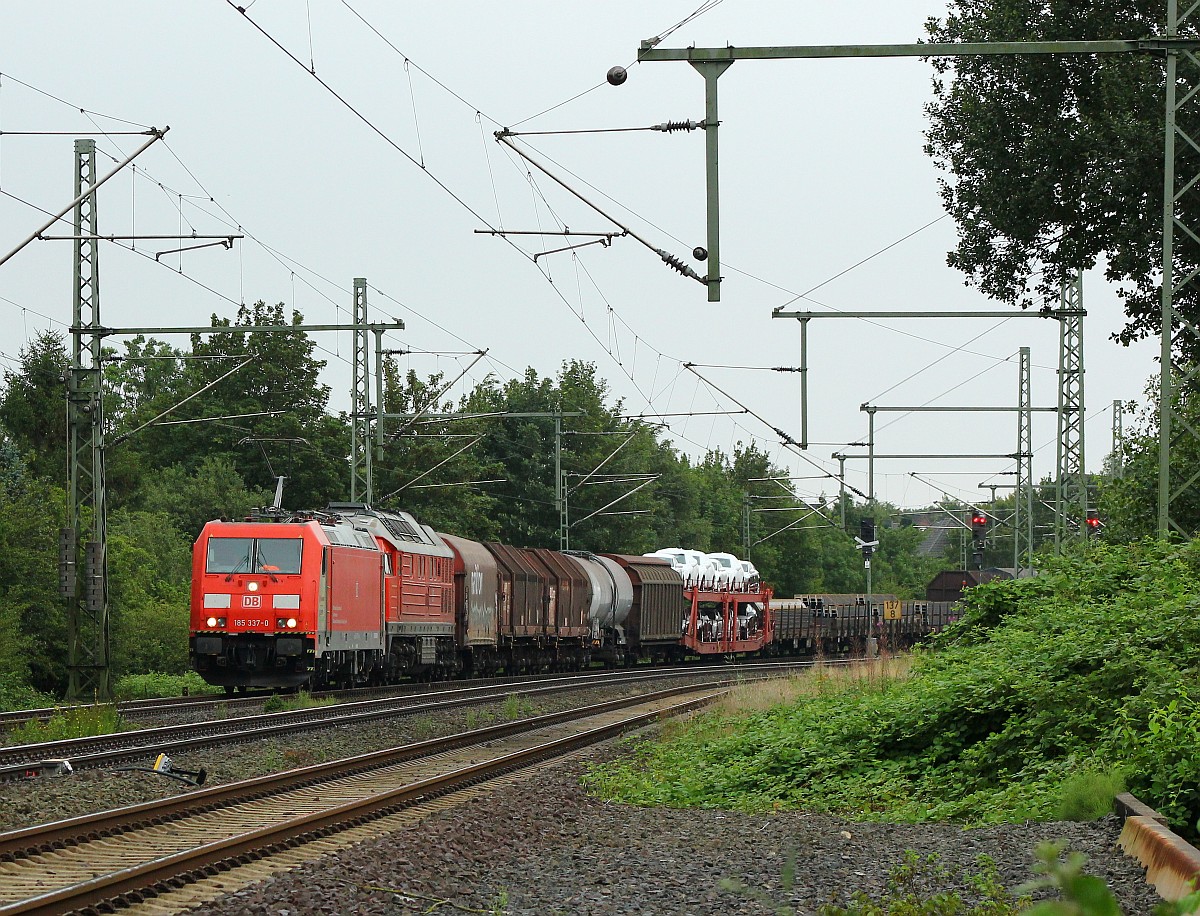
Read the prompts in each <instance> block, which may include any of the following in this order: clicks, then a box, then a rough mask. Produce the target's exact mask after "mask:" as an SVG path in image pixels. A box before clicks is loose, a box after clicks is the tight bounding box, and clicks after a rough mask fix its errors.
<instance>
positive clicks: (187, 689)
mask: <svg viewBox="0 0 1200 916" xmlns="http://www.w3.org/2000/svg"><path fill="white" fill-rule="evenodd" d="M114 690H115V692H116V694H117V696H118V697H119V698H121V699H122V700H151V699H156V698H158V697H164V698H166V697H181V696H185V695H187V694H202V693H220V692H221V688H220V687H214V686H213V685H212V684H208V683H205V681H204V678H202V677H200V675H198V674H197V673H196V672H195V671H189V672H187V673H186V674H164V673H162V672H161V671H151V672H150V673H148V674H126V675H125V676H124V677H120V678H118V679H117V683H116V687H115V688H114Z"/></svg>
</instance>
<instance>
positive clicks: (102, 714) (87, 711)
mask: <svg viewBox="0 0 1200 916" xmlns="http://www.w3.org/2000/svg"><path fill="white" fill-rule="evenodd" d="M124 730H125V720H124V719H122V718H121V714H120V713H119V712H117V708H116V707H115V706H111V705H107V704H102V705H99V706H72V707H69V708H66V709H59V710H56V711H55V712H54V714H53V715H51V716H50V718H49V719H47V720H46V721H45V722H38V721H33V722H26V723H25V724H24V725H21V726H18V727H17V728H14V729H13V730H12V732H10V734H9V737H10V740H11V741H12V743H13V744H41V743H42V742H44V741H66V740H68V739H71V738H90V737H92V736H93V735H111V734H113V733H115V732H119V731H124Z"/></svg>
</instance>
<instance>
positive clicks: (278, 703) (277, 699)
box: [263, 690, 337, 712]
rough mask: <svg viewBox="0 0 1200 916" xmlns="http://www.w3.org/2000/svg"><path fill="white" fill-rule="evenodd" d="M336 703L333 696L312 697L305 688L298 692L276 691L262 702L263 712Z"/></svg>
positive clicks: (286, 710)
mask: <svg viewBox="0 0 1200 916" xmlns="http://www.w3.org/2000/svg"><path fill="white" fill-rule="evenodd" d="M335 703H337V700H335V699H334V698H333V697H314V696H313V695H312V694H311V693H309V692H308V691H307V690H301V691H300V692H299V693H294V694H286V693H277V694H275V695H273V696H269V697H267V699H266V701H265V702H264V703H263V712H292V711H293V710H296V709H313V708H314V707H318V706H333V705H334V704H335Z"/></svg>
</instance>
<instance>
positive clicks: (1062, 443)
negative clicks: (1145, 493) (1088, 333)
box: [1054, 274, 1088, 553]
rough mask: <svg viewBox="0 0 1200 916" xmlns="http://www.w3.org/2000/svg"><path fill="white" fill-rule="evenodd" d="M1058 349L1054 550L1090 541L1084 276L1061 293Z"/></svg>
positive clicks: (1079, 276)
mask: <svg viewBox="0 0 1200 916" xmlns="http://www.w3.org/2000/svg"><path fill="white" fill-rule="evenodd" d="M1060 295H1061V308H1060V310H1059V313H1060V315H1061V316H1062V317H1061V318H1060V319H1059V346H1058V464H1057V469H1058V470H1057V473H1056V474H1055V478H1054V490H1055V499H1054V506H1055V512H1054V549H1055V552H1056V553H1057V552H1060V551H1061V550H1062V549H1063V547H1065V546H1066V545H1068V544H1070V543H1073V542H1075V541H1077V540H1080V539H1081V538H1083V537H1084V531H1083V526H1084V524H1085V519H1087V508H1088V488H1087V471H1086V469H1085V468H1084V451H1083V419H1084V399H1083V316H1084V314H1085V313H1084V311H1083V275H1082V274H1076V275H1075V276H1074V277H1073V278H1072V279H1071V282H1069V283H1065V284H1063V286H1062V288H1061V291H1060Z"/></svg>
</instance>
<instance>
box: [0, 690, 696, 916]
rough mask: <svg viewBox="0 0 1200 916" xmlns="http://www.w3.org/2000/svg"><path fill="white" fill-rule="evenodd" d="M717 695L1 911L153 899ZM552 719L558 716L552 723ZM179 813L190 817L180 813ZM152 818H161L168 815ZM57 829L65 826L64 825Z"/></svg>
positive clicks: (2, 915) (591, 710)
mask: <svg viewBox="0 0 1200 916" xmlns="http://www.w3.org/2000/svg"><path fill="white" fill-rule="evenodd" d="M712 689H714V688H713V687H712V686H708V687H696V686H692V687H687V688H673V689H672V690H670V691H663V692H660V693H659V694H653V695H647V696H642V697H634V698H628V697H627V698H622V699H620V700H613V701H610V702H609V703H607V704H600V705H597V706H591V707H584V708H583V709H581V710H575V711H573V712H572V713H557V714H553V715H552V716H549V717H538V718H536V719H530V720H526V721H525V722H524V723H512V724H511V725H510V726H493V727H492V729H483V730H480V731H479V732H474V733H469V734H468V735H467V736H466V737H470V738H472V739H473V740H472V741H471V742H470V743H471V744H477V743H479V741H478V739H479V738H480V737H482V736H484V735H485V734H487V733H488V732H491V731H493V730H494V729H496V728H510V727H512V726H516V725H521V724H523V725H525V726H526V728H525V729H524V730H527V731H528V730H531V729H535V728H540V727H545V726H548V725H553V724H557V723H558V721H561V720H563V719H564V718H569V717H573V718H587V717H589V716H592V715H598V714H600V713H602V712H606V711H611V710H616V709H620V708H622V707H628V706H639V705H645V704H646V703H651V702H655V701H656V700H660V699H664V698H666V697H667V696H669V695H678V694H679V693H682V692H685V691H687V692H696V691H699V690H712ZM715 696H716V694H711V695H709V696H705V697H700V698H697V699H692V700H687V701H684V702H682V703H676V704H674V705H672V706H669V707H667V708H664V709H657V710H653V711H650V712H645V713H640V714H637V715H633V716H629V717H627V718H624V719H622V720H620V721H618V722H614V723H609V724H607V725H602V726H599V727H595V728H591V729H588V730H586V731H583V732H579V733H577V734H574V735H570V736H567V737H565V738H559V739H555V740H551V741H548V742H545V743H542V744H538V745H535V746H533V747H530V748H526V749H524V750H519V751H515V752H511V753H508V754H503V755H501V756H499V757H497V758H494V759H493V760H490V761H485V762H483V763H477V764H472V765H469V766H465V767H460V768H458V769H456V770H453V771H451V772H449V773H444V774H442V775H439V776H435V777H430V778H427V779H422V780H418V781H417V782H414V783H410V784H408V785H406V786H401V787H398V788H395V789H392V790H388V791H384V792H381V793H378V794H374V795H368V796H367V797H365V798H361V799H358V800H355V801H350V802H344V803H341V804H336V805H334V806H333V807H330V808H327V809H325V810H322V811H317V812H313V813H309V814H304V815H298V816H296V817H292V818H289V819H286V820H284V821H282V822H280V823H277V824H274V825H270V826H267V827H262V828H259V829H255V830H250V831H247V832H243V833H239V834H235V835H233V836H229V837H226V838H224V839H220V840H215V841H213V842H211V843H207V844H204V845H202V846H198V847H194V848H192V849H188V850H183V851H180V852H177V853H173V854H169V855H166V856H160V857H157V858H153V859H150V860H148V861H143V862H141V863H139V864H136V865H132V866H129V867H125V868H118V869H116V870H115V871H112V872H110V873H108V874H104V875H99V876H96V877H94V878H91V879H88V880H85V881H81V882H78V883H75V884H72V885H69V886H66V887H59V888H56V889H53V890H49V891H46V892H44V893H41V894H38V895H37V896H34V897H30V898H26V899H24V900H20V901H16V902H13V903H10V904H6V905H3V906H0V916H15V914H38V916H48V914H60V913H64V912H69V911H72V910H77V909H80V908H83V907H90V906H99V905H102V904H107V903H108V902H109V901H114V898H120V897H122V896H123V895H127V894H137V895H139V897H140V896H142V895H150V896H153V895H154V894H155V893H156V888H163V889H166V888H168V887H170V886H174V885H178V884H179V883H181V882H187V881H189V880H194V878H195V877H198V876H199V875H201V874H205V873H211V872H212V871H214V870H218V871H219V870H227V869H228V868H231V867H233V866H234V865H236V864H239V860H244V859H245V858H246V857H253V858H258V857H261V856H263V855H265V854H269V853H271V852H273V851H276V850H278V849H281V848H284V847H285V846H286V847H294V846H295V845H298V844H300V843H303V842H306V841H308V840H310V839H316V838H319V837H322V836H327V835H329V834H331V833H335V832H337V831H339V830H340V829H342V828H343V825H347V824H358V823H362V822H363V821H365V820H372V819H376V818H379V817H382V816H385V815H388V814H391V813H393V812H394V811H398V810H401V809H403V808H405V807H409V806H411V805H412V804H414V803H416V802H419V801H422V800H425V799H428V798H431V797H436V796H439V795H444V794H446V793H448V792H451V791H454V790H455V789H458V788H461V787H464V786H467V785H472V784H475V783H478V782H480V781H483V780H487V779H491V778H495V777H497V776H500V775H504V774H506V773H510V772H512V771H514V770H517V769H521V768H523V767H527V766H531V765H533V764H535V763H538V762H541V761H542V760H545V759H548V758H551V757H554V756H561V755H564V754H567V753H570V752H571V751H574V750H576V749H578V748H580V747H583V746H586V745H589V744H595V743H597V742H600V741H604V740H607V739H608V738H611V737H613V736H615V735H618V734H621V733H623V732H625V731H629V730H631V729H634V728H640V727H643V726H645V725H648V724H650V723H652V722H655V721H659V720H661V719H663V718H667V717H669V716H671V715H678V714H680V713H683V712H688V711H691V710H694V709H697V708H700V707H702V706H704V705H707V704H708V703H710V702H712V700H713V699H715ZM551 719H553V720H554V721H550V720H551ZM460 737H461V736H460ZM439 740H445V739H439ZM485 740H486V739H485ZM426 744H429V742H426ZM357 759H358V758H356V760H357ZM298 772H303V771H298ZM293 775H294V774H282V775H281V776H280V777H278V778H280V779H283V778H288V777H290V776H293ZM225 788H231V787H225ZM276 791H277V790H276ZM189 798H190V799H191V800H193V801H199V802H200V804H198V805H196V806H195V810H205V809H211V808H212V807H215V805H214V804H211V803H208V804H206V803H205V801H206V800H205V799H202V798H200V797H199V794H197V795H193V796H190V797H189ZM171 801H176V800H171ZM138 807H139V808H143V807H145V806H138ZM122 810H131V809H122ZM120 813H121V812H120V811H118V812H110V814H113V815H118V814H120ZM180 816H183V815H182V814H181V815H180ZM67 823H69V822H63V824H64V825H65V824H67ZM151 823H161V820H156V821H153V822H151ZM51 826H52V827H53V828H58V827H59V826H60V825H51ZM117 829H118V830H125V831H127V830H128V829H131V828H128V827H125V828H122V827H120V825H117ZM111 833H112V829H111V828H110V829H108V830H105V831H104V832H103V836H105V837H107V836H111ZM98 835H99V834H98ZM6 836H8V835H0V840H3V839H4V838H5V837H6ZM78 839H79V837H78V836H76V837H69V836H66V835H64V836H63V837H62V838H60V839H58V840H56V841H53V842H52V843H51V845H64V844H71V842H72V840H78ZM5 858H7V856H6V857H5ZM109 905H111V904H109Z"/></svg>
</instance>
